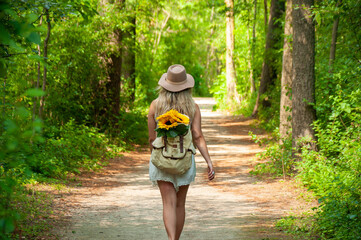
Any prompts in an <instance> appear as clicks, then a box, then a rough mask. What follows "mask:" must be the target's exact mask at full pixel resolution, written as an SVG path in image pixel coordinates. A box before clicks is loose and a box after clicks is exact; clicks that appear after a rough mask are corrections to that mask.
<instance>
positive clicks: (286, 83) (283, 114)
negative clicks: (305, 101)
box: [279, 0, 292, 138]
mask: <svg viewBox="0 0 361 240" xmlns="http://www.w3.org/2000/svg"><path fill="white" fill-rule="evenodd" d="M291 41H292V0H287V8H286V17H285V37H284V42H283V59H282V77H281V100H280V128H279V131H280V136H281V137H282V138H286V137H288V136H289V135H290V134H291V132H290V130H291V117H292V112H291V111H292V100H291V89H292V50H291V44H292V43H291Z"/></svg>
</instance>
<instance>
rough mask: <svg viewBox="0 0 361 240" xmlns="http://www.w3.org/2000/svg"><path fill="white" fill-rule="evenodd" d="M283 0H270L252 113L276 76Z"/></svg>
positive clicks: (256, 110) (267, 104)
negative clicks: (262, 54)
mask: <svg viewBox="0 0 361 240" xmlns="http://www.w3.org/2000/svg"><path fill="white" fill-rule="evenodd" d="M284 6H285V2H284V0H272V1H271V8H270V15H269V21H268V31H267V36H266V46H265V52H264V61H263V66H262V73H261V81H260V86H259V90H258V95H257V100H256V105H255V106H254V109H253V113H252V115H253V116H255V115H257V112H258V107H259V104H260V97H261V96H262V95H263V94H264V93H266V91H267V89H268V87H269V86H270V85H272V84H274V83H275V80H276V78H277V72H276V66H275V63H276V62H277V59H278V57H279V55H278V54H276V51H277V48H278V44H277V43H278V42H280V41H281V40H282V37H281V36H282V23H281V21H280V18H281V17H282V13H283V11H284ZM261 104H262V105H263V106H265V107H266V106H269V101H267V100H264V101H262V103H261Z"/></svg>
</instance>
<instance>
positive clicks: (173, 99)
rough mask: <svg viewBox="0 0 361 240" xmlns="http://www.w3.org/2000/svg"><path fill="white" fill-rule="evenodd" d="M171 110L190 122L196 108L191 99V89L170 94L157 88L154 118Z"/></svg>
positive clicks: (163, 89) (161, 88)
mask: <svg viewBox="0 0 361 240" xmlns="http://www.w3.org/2000/svg"><path fill="white" fill-rule="evenodd" d="M171 109H175V110H177V111H178V112H180V113H182V114H185V115H187V116H188V117H189V118H190V120H191V121H192V120H193V117H194V113H195V111H196V106H195V103H194V100H193V98H192V89H191V88H187V89H185V90H183V91H180V92H170V91H168V90H166V89H165V88H163V87H161V86H159V87H158V98H157V99H156V106H155V115H156V117H157V116H159V115H162V114H163V113H165V112H167V111H169V110H171Z"/></svg>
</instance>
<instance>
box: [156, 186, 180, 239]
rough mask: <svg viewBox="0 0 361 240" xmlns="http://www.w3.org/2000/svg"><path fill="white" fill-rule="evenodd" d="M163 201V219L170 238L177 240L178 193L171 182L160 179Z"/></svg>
mask: <svg viewBox="0 0 361 240" xmlns="http://www.w3.org/2000/svg"><path fill="white" fill-rule="evenodd" d="M158 187H159V190H160V194H161V196H162V201H163V221H164V226H165V229H166V231H167V234H168V239H169V240H176V239H177V238H176V226H177V193H176V191H175V189H174V186H173V184H172V183H170V182H165V181H158Z"/></svg>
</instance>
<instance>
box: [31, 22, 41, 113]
mask: <svg viewBox="0 0 361 240" xmlns="http://www.w3.org/2000/svg"><path fill="white" fill-rule="evenodd" d="M42 23H43V16H41V17H40V23H39V26H41V24H42ZM37 47H38V55H39V56H40V57H41V47H40V45H38V46H37ZM37 72H38V77H37V80H36V85H35V86H34V87H35V88H36V89H39V87H40V78H41V66H40V61H38V64H37ZM38 101H39V97H33V120H35V115H36V105H37V102H38Z"/></svg>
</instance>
